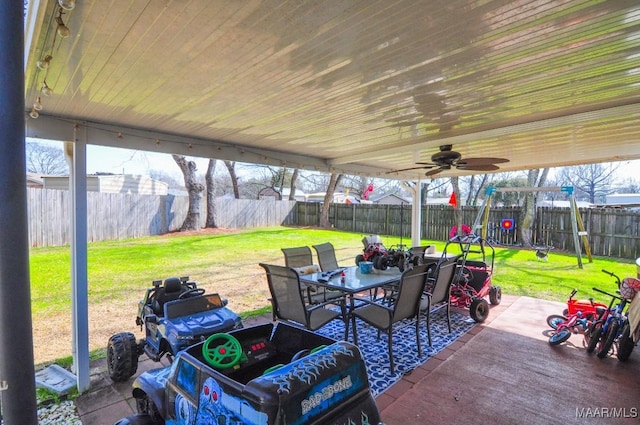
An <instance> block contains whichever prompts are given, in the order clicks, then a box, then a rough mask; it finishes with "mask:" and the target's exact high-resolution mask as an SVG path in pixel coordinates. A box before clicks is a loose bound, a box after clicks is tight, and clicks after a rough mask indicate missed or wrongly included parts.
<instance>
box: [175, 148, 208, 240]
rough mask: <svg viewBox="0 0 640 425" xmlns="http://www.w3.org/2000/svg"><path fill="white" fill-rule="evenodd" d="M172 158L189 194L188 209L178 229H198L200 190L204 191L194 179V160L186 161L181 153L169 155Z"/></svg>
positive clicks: (200, 184) (201, 185)
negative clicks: (178, 168)
mask: <svg viewBox="0 0 640 425" xmlns="http://www.w3.org/2000/svg"><path fill="white" fill-rule="evenodd" d="M171 156H172V157H173V160H174V161H175V162H176V164H178V167H180V171H182V175H183V176H184V186H185V188H186V189H187V193H188V194H189V210H188V211H187V216H186V217H185V219H184V222H183V223H182V226H180V231H181V232H183V231H185V230H198V229H200V199H201V198H202V191H204V185H203V184H202V183H198V181H197V180H196V170H197V167H196V163H195V162H194V161H187V159H186V158H185V157H184V156H183V155H171Z"/></svg>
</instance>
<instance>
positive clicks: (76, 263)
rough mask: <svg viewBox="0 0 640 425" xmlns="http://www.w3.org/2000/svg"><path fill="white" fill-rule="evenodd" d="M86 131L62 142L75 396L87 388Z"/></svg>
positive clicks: (78, 132)
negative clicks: (68, 199) (68, 209)
mask: <svg viewBox="0 0 640 425" xmlns="http://www.w3.org/2000/svg"><path fill="white" fill-rule="evenodd" d="M86 133H87V131H86V128H84V127H83V128H82V129H80V130H78V128H77V126H76V128H75V131H74V139H75V140H74V141H73V142H65V145H64V148H65V154H66V157H67V161H68V163H69V190H70V193H71V217H70V220H71V223H70V228H71V286H72V290H71V293H72V299H71V302H72V326H73V329H72V331H73V332H72V335H73V341H72V354H73V371H74V372H75V374H76V377H77V388H78V392H79V393H83V392H85V391H87V390H88V389H89V386H90V374H89V308H88V304H89V296H88V276H87V137H86Z"/></svg>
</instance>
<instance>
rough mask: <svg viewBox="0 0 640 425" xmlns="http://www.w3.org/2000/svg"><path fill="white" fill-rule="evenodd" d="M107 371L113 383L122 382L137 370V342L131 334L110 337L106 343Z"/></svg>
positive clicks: (124, 333) (125, 333)
mask: <svg viewBox="0 0 640 425" xmlns="http://www.w3.org/2000/svg"><path fill="white" fill-rule="evenodd" d="M107 370H108V372H109V377H110V378H111V379H112V380H113V381H114V382H124V381H126V380H127V379H129V378H130V377H132V376H133V374H134V373H136V371H137V370H138V342H137V341H136V337H135V335H134V334H132V333H131V332H122V333H119V334H115V335H112V336H111V338H109V342H108V343H107Z"/></svg>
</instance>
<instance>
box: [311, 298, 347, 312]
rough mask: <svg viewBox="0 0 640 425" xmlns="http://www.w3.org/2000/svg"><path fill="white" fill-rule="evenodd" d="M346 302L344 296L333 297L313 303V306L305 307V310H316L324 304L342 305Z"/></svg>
mask: <svg viewBox="0 0 640 425" xmlns="http://www.w3.org/2000/svg"><path fill="white" fill-rule="evenodd" d="M345 303H346V299H345V298H344V297H339V298H334V299H332V300H329V301H325V302H321V303H318V304H314V305H313V306H311V307H309V308H307V311H313V310H317V309H319V308H324V306H326V305H329V304H332V305H341V306H344V305H345Z"/></svg>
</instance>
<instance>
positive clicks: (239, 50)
mask: <svg viewBox="0 0 640 425" xmlns="http://www.w3.org/2000/svg"><path fill="white" fill-rule="evenodd" d="M29 6H30V9H29V11H28V14H27V33H26V35H27V39H26V41H27V43H26V50H25V55H26V56H25V57H26V61H25V62H26V69H25V72H26V75H25V77H26V79H25V105H26V109H27V111H26V112H27V113H28V112H30V111H31V109H32V105H33V104H34V103H37V102H38V99H39V103H40V104H41V105H42V109H41V110H40V111H39V115H40V117H39V118H38V119H33V118H30V117H28V116H27V135H28V136H31V137H42V138H49V139H56V140H67V141H70V140H73V138H72V137H73V136H72V135H73V133H72V131H71V129H72V128H73V127H74V125H76V124H78V125H81V126H86V127H88V128H89V129H90V130H89V133H88V143H92V144H100V145H107V146H115V147H122V148H136V149H144V150H149V151H159V152H167V153H181V154H186V155H192V156H201V157H205V158H216V159H229V160H237V161H241V162H250V163H261V164H270V165H276V166H286V167H290V168H301V169H307V170H318V171H338V172H343V173H349V174H364V175H368V176H372V177H383V178H384V177H387V178H405V179H416V178H420V177H424V172H425V170H423V169H417V170H409V171H403V172H394V171H395V170H400V169H406V168H411V167H414V166H415V162H416V161H430V158H431V155H432V154H434V153H436V152H438V150H439V146H442V145H453V150H455V151H457V152H459V153H461V154H462V157H463V159H464V158H469V157H490V158H504V159H507V160H508V161H509V162H504V163H500V164H499V167H500V171H509V170H522V169H531V168H542V167H554V166H563V165H576V164H584V163H594V162H609V161H618V160H628V159H638V158H640V143H639V142H640V136H639V135H640V119H638V118H639V115H640V103H639V102H640V6H639V5H638V4H637V2H634V1H630V0H629V1H625V0H618V1H609V2H585V1H583V0H580V1H577V0H564V1H558V0H553V1H551V0H520V1H512V0H494V1H488V2H478V1H468V0H452V1H446V2H443V1H433V0H422V1H416V0H399V1H393V2H389V1H383V0H367V1H362V0H350V1H349V0H347V1H341V2H332V1H303V2H300V1H297V0H290V1H281V0H261V1H260V0H256V1H233V2H230V1H216V0H187V1H139V0H129V1H117V2H116V1H106V2H105V1H97V0H79V1H77V2H76V7H75V8H74V9H73V10H70V11H66V10H61V9H60V7H59V6H58V2H57V1H53V0H50V1H44V0H42V1H32V2H30V5H29ZM61 11H62V14H61ZM60 22H62V23H64V24H65V25H66V26H67V27H68V28H69V29H70V36H69V37H68V38H62V37H61V36H60V35H59V34H58V32H57V31H56V29H57V27H58V26H59V24H60ZM47 57H50V59H49V60H48V61H47V62H48V64H49V66H48V68H47V69H41V68H39V67H38V66H37V62H38V61H41V62H42V61H44V60H45V59H46V58H47ZM45 83H46V86H47V87H49V88H50V89H51V90H52V93H51V94H50V95H49V96H46V95H45V94H46V92H47V90H46V89H45V90H43V87H44V85H45ZM470 172H473V171H472V170H450V171H445V172H443V173H441V174H439V175H438V176H439V177H446V176H451V175H454V174H468V173H470Z"/></svg>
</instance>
